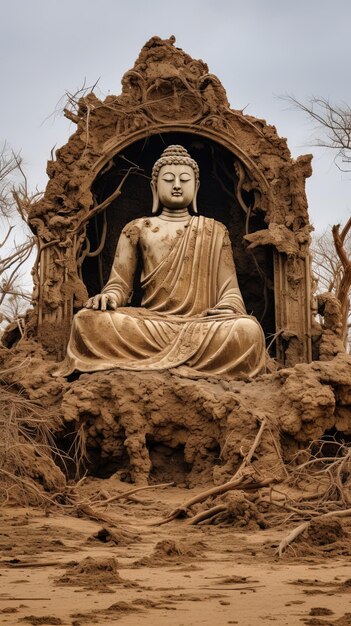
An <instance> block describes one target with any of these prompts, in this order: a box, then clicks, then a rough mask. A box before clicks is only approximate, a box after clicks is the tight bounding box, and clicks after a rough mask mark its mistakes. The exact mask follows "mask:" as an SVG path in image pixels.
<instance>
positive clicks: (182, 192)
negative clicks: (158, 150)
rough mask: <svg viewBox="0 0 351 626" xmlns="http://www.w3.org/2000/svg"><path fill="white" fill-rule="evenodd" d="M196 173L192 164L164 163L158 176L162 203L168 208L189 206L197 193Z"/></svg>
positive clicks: (158, 190)
mask: <svg viewBox="0 0 351 626" xmlns="http://www.w3.org/2000/svg"><path fill="white" fill-rule="evenodd" d="M195 186H196V185H195V173H194V170H193V168H192V167H190V165H163V166H162V167H161V169H160V171H159V175H158V178H157V192H158V197H159V200H160V204H161V205H162V206H164V207H166V208H167V209H183V208H185V207H188V206H189V205H190V203H191V201H192V199H193V197H194V195H195Z"/></svg>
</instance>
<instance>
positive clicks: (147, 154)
mask: <svg viewBox="0 0 351 626" xmlns="http://www.w3.org/2000/svg"><path fill="white" fill-rule="evenodd" d="M170 144H181V145H183V146H184V147H185V148H187V150H188V151H189V153H190V155H191V156H192V157H193V158H194V159H195V160H196V161H197V162H198V164H199V168H200V189H199V193H198V210H199V213H200V214H202V215H205V216H206V217H211V218H214V219H216V220H218V221H220V222H222V223H223V224H225V226H226V227H227V228H228V231H229V235H230V239H231V242H232V248H233V254H234V259H235V263H236V270H237V275H238V281H239V285H240V288H241V291H242V294H243V298H244V301H245V305H246V308H247V311H248V313H250V314H253V315H255V316H256V317H257V319H258V320H259V321H260V322H261V324H262V327H263V330H264V332H265V335H266V337H269V336H271V335H273V334H274V333H275V310H274V278H273V276H274V275H273V250H272V248H271V247H267V246H265V247H262V248H256V249H255V251H254V252H251V251H248V249H247V243H246V242H245V240H244V239H243V237H244V235H245V234H246V232H247V228H248V232H255V231H257V230H261V229H264V228H267V224H266V222H265V219H264V218H265V214H264V212H263V211H260V210H257V211H256V212H255V213H254V214H253V215H251V216H250V219H249V220H247V215H246V214H245V212H244V211H243V209H242V208H241V206H240V204H239V201H238V199H237V197H236V193H235V190H236V189H237V185H238V178H237V175H236V173H235V169H234V161H235V160H236V157H235V155H234V154H233V153H232V152H231V151H230V150H228V149H227V148H225V147H224V146H223V145H221V144H219V143H217V142H215V141H214V140H212V139H209V138H207V137H203V136H200V135H194V134H191V133H188V132H166V133H162V134H157V135H152V136H149V137H147V138H145V139H142V140H138V141H136V142H134V143H132V144H130V145H129V146H128V147H127V148H125V149H123V151H122V152H119V153H117V154H116V155H115V156H114V158H113V159H111V161H110V162H109V163H108V164H107V165H105V167H104V168H103V169H102V170H101V171H100V173H99V174H98V175H97V177H96V178H95V181H94V183H93V185H92V192H93V194H94V198H95V200H96V203H97V204H98V203H101V202H103V201H104V200H105V199H106V198H108V197H109V196H110V195H111V194H112V193H113V191H114V190H115V189H116V187H117V186H118V185H119V183H120V182H121V180H122V178H123V176H124V175H125V174H126V172H127V171H128V169H129V168H130V167H131V166H133V165H137V166H138V168H139V170H138V172H137V173H131V174H130V176H129V177H128V178H127V180H126V182H125V184H124V186H123V189H122V195H121V196H120V197H119V198H117V199H116V200H115V201H113V202H112V203H111V204H110V206H109V207H108V208H107V209H106V210H105V211H104V212H103V213H100V214H99V215H97V216H96V217H94V218H92V219H91V220H90V222H89V224H88V228H87V238H88V240H89V243H90V249H91V251H93V250H96V249H97V248H98V247H99V244H100V242H101V234H102V231H103V223H104V220H106V223H107V236H106V241H105V245H104V247H103V250H102V251H101V253H100V254H99V255H98V256H96V257H86V258H85V260H84V262H83V265H82V278H83V281H84V283H85V285H86V286H87V289H88V293H89V295H94V294H96V293H99V291H100V290H101V288H102V286H103V284H105V283H106V282H107V280H108V277H109V274H110V270H111V266H112V262H113V257H114V253H115V249H116V244H117V240H118V237H119V235H120V232H121V230H122V229H123V227H124V226H125V225H126V224H127V223H128V222H130V221H131V220H134V219H137V218H140V217H144V216H145V217H147V216H150V215H151V206H152V194H151V189H150V179H151V169H152V166H153V164H154V162H155V161H156V160H157V159H158V158H159V156H160V154H161V153H162V151H163V150H164V148H165V147H166V146H167V145H170ZM242 196H243V200H244V202H245V204H246V205H247V206H250V205H251V204H252V202H253V193H252V192H245V191H243V192H242ZM140 271H141V267H139V268H137V272H136V276H135V281H134V293H133V298H132V302H131V304H132V305H133V306H139V305H140V302H141V296H142V294H141V289H140ZM268 343H269V342H268ZM273 348H274V347H273Z"/></svg>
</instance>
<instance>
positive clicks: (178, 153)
mask: <svg viewBox="0 0 351 626" xmlns="http://www.w3.org/2000/svg"><path fill="white" fill-rule="evenodd" d="M164 165H189V166H190V167H191V168H192V169H193V170H194V173H195V182H196V183H198V181H199V178H200V171H199V166H198V164H197V163H196V161H194V159H192V158H191V156H190V154H189V152H188V151H187V150H186V148H184V147H183V146H179V145H176V144H174V145H172V146H168V147H167V148H165V150H164V151H163V152H162V154H161V156H160V158H159V159H158V160H157V161H156V163H155V165H154V166H153V168H152V175H151V176H152V181H153V182H154V183H156V182H157V177H158V175H159V172H160V169H161V167H163V166H164Z"/></svg>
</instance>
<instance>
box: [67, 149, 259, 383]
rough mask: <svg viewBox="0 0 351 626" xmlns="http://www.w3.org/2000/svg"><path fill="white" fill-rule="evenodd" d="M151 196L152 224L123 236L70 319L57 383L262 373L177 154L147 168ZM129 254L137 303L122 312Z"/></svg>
mask: <svg viewBox="0 0 351 626" xmlns="http://www.w3.org/2000/svg"><path fill="white" fill-rule="evenodd" d="M151 187H152V192H153V207H152V214H153V216H152V217H143V218H140V219H136V220H133V221H132V222H130V223H129V224H127V225H126V226H125V228H124V229H123V231H122V233H121V235H120V238H119V241H118V244H117V248H116V253H115V257H114V262H113V267H112V270H111V274H110V278H109V281H108V282H107V284H106V286H105V287H104V289H103V290H102V292H101V293H100V294H98V295H96V296H94V297H92V298H90V299H89V300H88V302H87V303H86V305H85V308H84V309H82V310H81V311H79V312H78V313H77V314H76V315H75V317H74V320H73V325H72V331H71V337H70V340H69V343H68V347H67V356H66V358H65V360H64V361H63V362H62V363H61V364H60V366H59V369H58V371H57V375H61V376H66V375H69V374H71V373H73V372H74V371H78V372H95V371H99V370H108V369H113V368H122V369H125V370H139V371H140V370H146V371H149V370H166V369H171V368H178V371H179V373H181V374H182V375H187V374H188V375H189V374H190V373H194V370H195V371H196V372H199V373H202V374H203V375H206V376H207V375H217V376H223V375H224V376H226V377H231V378H234V377H236V376H238V375H242V374H245V375H247V376H255V375H256V374H258V373H260V372H262V371H263V369H264V365H265V340H264V335H263V331H262V328H261V326H260V325H259V323H258V322H257V320H256V319H255V318H254V317H252V316H249V315H247V313H246V310H245V305H244V302H243V299H242V296H241V293H240V290H239V287H238V281H237V276H236V271H235V266H234V260H233V254H232V248H231V243H230V240H229V235H228V232H227V229H226V228H225V226H224V225H223V224H222V223H220V222H217V221H216V220H214V219H210V218H207V217H203V216H201V215H200V216H199V215H198V212H197V206H196V196H197V191H198V188H199V168H198V165H197V163H196V162H195V161H194V160H193V159H192V158H191V157H190V155H189V153H188V152H187V150H186V149H185V148H183V147H182V146H178V145H173V146H169V147H168V148H166V149H165V150H164V152H163V153H162V155H161V157H160V158H159V159H158V160H157V161H156V163H155V165H154V167H153V170H152V181H151ZM139 254H141V256H142V275H141V287H142V290H143V298H142V303H141V307H132V306H128V302H130V299H131V295H132V287H133V279H134V273H135V269H136V266H137V260H138V255H139ZM189 368H190V369H189Z"/></svg>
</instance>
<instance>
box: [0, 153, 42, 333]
mask: <svg viewBox="0 0 351 626" xmlns="http://www.w3.org/2000/svg"><path fill="white" fill-rule="evenodd" d="M18 177H20V180H21V182H19V183H18V182H17V181H18ZM16 183H17V184H16ZM39 195H40V194H39V192H36V193H34V194H30V193H29V191H28V184H27V179H26V176H25V174H24V171H23V169H22V161H21V158H20V156H19V155H18V154H15V153H14V152H13V151H11V150H10V149H9V147H8V146H7V144H6V143H5V144H4V145H3V147H2V149H1V151H0V225H1V237H0V250H1V259H0V326H1V325H3V326H4V325H7V324H8V323H10V322H16V323H17V324H18V326H19V328H20V329H21V325H20V324H21V322H20V320H21V316H22V315H23V313H24V310H25V309H26V308H27V307H28V305H29V303H30V300H31V294H30V291H29V289H28V288H25V287H24V286H23V284H24V282H25V280H24V277H23V273H26V272H27V273H28V274H29V272H28V268H26V263H27V262H28V261H29V259H30V256H31V254H32V251H33V248H34V245H35V237H34V236H33V235H32V234H31V233H30V230H29V228H28V225H27V216H28V209H29V206H30V205H31V203H32V202H33V201H34V200H35V199H37V197H38V196H39Z"/></svg>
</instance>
